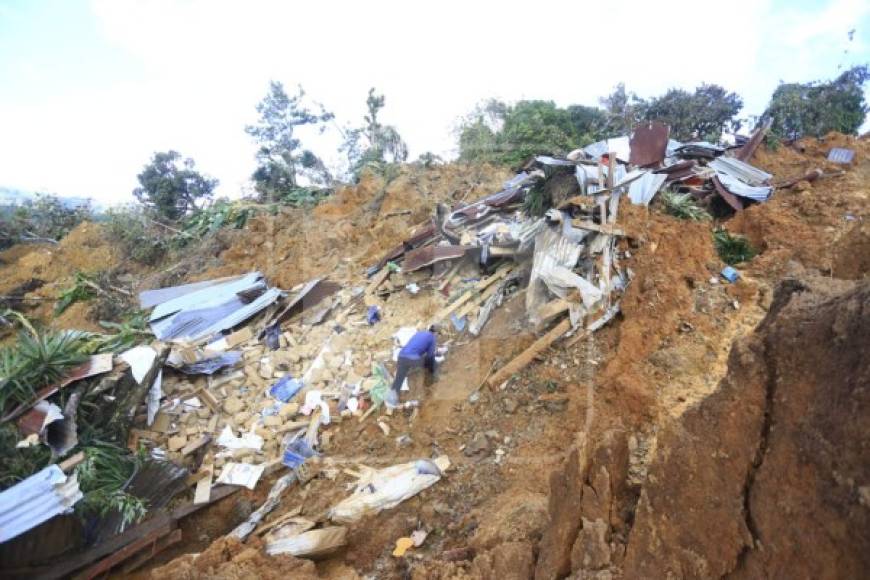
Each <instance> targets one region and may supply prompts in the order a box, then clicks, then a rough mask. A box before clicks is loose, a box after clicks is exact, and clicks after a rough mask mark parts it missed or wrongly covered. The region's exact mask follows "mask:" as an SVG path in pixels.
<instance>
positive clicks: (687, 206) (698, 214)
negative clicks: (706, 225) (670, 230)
mask: <svg viewBox="0 0 870 580" xmlns="http://www.w3.org/2000/svg"><path fill="white" fill-rule="evenodd" d="M662 201H663V202H664V204H665V212H667V213H668V214H670V215H672V216H674V217H678V218H680V219H684V220H692V221H704V220H708V219H710V214H708V213H707V212H706V211H705V210H704V208H702V207H701V206H699V205H698V203H697V202H696V201H695V199H694V198H693V197H692V196H691V195H690V194H688V193H674V192H671V191H665V192H664V193H663V194H662Z"/></svg>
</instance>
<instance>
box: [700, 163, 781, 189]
mask: <svg viewBox="0 0 870 580" xmlns="http://www.w3.org/2000/svg"><path fill="white" fill-rule="evenodd" d="M707 167H710V168H712V169H714V170H715V171H716V172H717V173H726V174H728V175H730V176H731V177H734V178H736V179H739V180H740V181H742V182H743V183H745V184H747V185H752V186H756V187H757V186H759V185H765V184H766V183H768V182H769V181H770V180H771V179H772V178H773V175H771V174H770V173H768V172H766V171H762V170H761V169H758V168H757V167H753V166H752V165H750V164H748V163H746V162H744V161H740V160H739V159H735V158H734V157H719V158H717V159H714V160H713V161H711V162H709V163H708V164H707Z"/></svg>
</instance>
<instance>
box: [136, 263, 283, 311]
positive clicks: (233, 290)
mask: <svg viewBox="0 0 870 580" xmlns="http://www.w3.org/2000/svg"><path fill="white" fill-rule="evenodd" d="M178 288H179V287H177V286H175V287H172V288H163V290H177V289H178ZM182 288H183V287H182ZM256 288H262V289H263V290H265V289H266V283H265V282H264V281H263V275H262V274H260V273H259V272H251V273H250V274H245V275H244V276H241V277H239V278H234V279H231V280H229V281H226V282H222V283H220V284H214V285H211V286H207V287H205V288H201V289H197V290H194V291H191V292H185V293H184V294H182V295H180V296H177V297H175V298H172V299H170V300H167V301H166V302H161V303H160V304H158V305H157V307H156V308H155V309H154V311H153V312H152V313H151V320H152V321H153V320H157V319H159V318H163V317H165V316H169V315H170V314H174V313H176V312H181V311H182V310H188V309H190V308H193V307H198V308H208V307H210V306H214V305H217V304H223V303H224V302H226V301H227V298H228V297H230V296H234V295H236V294H238V293H239V292H246V291H250V290H253V289H256ZM139 299H140V301H141V300H142V298H141V295H140V298H139Z"/></svg>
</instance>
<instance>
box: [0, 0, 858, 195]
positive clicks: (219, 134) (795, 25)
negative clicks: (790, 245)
mask: <svg viewBox="0 0 870 580" xmlns="http://www.w3.org/2000/svg"><path fill="white" fill-rule="evenodd" d="M479 4H483V3H482V2H481V3H477V2H469V1H467V0H465V1H462V2H452V1H449V0H448V1H442V2H438V3H434V4H433V3H421V2H390V3H387V2H375V1H372V0H368V1H348V2H337V1H328V0H317V1H314V2H290V1H279V0H275V1H269V0H244V1H242V0H238V1H233V2H230V1H219V0H178V1H169V0H166V1H158V0H151V1H144V0H92V1H87V0H0V186H7V187H17V188H21V189H27V190H37V191H50V192H56V193H58V194H62V195H82V196H91V197H94V198H96V199H98V200H99V201H100V202H102V203H117V202H124V201H129V200H130V199H132V198H131V195H130V191H131V190H132V189H133V187H135V185H136V174H137V173H138V172H139V171H140V170H141V168H142V166H143V165H144V164H145V163H146V162H147V161H148V159H149V157H150V155H151V154H152V153H153V152H154V151H156V150H166V149H176V150H178V151H180V152H181V153H182V154H184V155H186V156H190V157H193V158H194V159H195V160H196V162H197V167H198V168H199V169H200V170H201V171H203V172H205V173H208V174H210V175H212V176H214V177H217V178H218V179H220V181H221V185H220V188H219V193H220V194H223V195H228V196H236V195H238V194H239V192H240V191H241V189H242V188H243V187H244V185H245V183H246V181H247V178H248V176H249V175H250V173H251V171H252V170H253V168H254V152H255V147H254V145H253V144H252V142H251V140H250V138H249V137H248V136H247V135H246V134H245V133H244V126H245V125H246V124H249V123H252V122H254V121H255V119H256V112H255V110H254V107H255V105H256V103H257V102H258V101H259V100H260V99H261V98H262V97H263V95H264V94H265V93H266V89H267V87H268V82H269V80H270V79H275V80H279V81H282V82H283V83H284V84H285V86H287V88H288V89H290V88H292V87H294V86H295V85H296V84H298V83H301V84H302V85H303V87H304V88H305V90H306V92H307V93H308V95H309V96H310V97H311V98H312V99H314V100H316V101H318V102H322V103H323V104H324V105H325V106H326V107H327V108H328V109H330V110H332V111H333V112H335V114H336V116H337V120H338V121H339V122H340V123H341V124H342V125H343V124H345V123H347V122H353V123H358V122H359V120H360V119H361V117H362V114H363V111H364V103H365V97H366V93H367V91H368V88H369V87H371V86H375V87H377V88H378V90H379V91H381V92H383V93H384V94H385V95H386V99H387V101H386V109H385V110H384V114H383V116H384V120H385V122H388V123H392V124H394V125H396V126H397V128H398V129H399V131H400V133H401V134H402V135H403V136H404V137H405V139H406V141H407V142H408V144H409V146H410V150H411V156H412V158H414V157H416V156H417V155H419V154H420V153H422V152H424V151H427V150H431V151H434V152H437V153H440V154H442V155H448V156H449V155H453V154H455V149H456V142H455V135H454V133H453V129H454V127H455V125H456V120H457V118H458V117H459V116H461V115H463V114H466V113H467V112H468V111H469V110H470V109H472V108H473V106H474V105H475V103H477V102H478V101H480V100H482V99H484V98H488V97H499V98H502V99H505V100H508V101H513V100H517V99H523V98H534V99H552V100H555V101H556V102H557V103H559V104H561V105H565V104H569V103H581V104H587V105H595V104H597V99H598V98H599V97H601V96H603V95H605V94H607V93H608V92H610V90H612V88H613V86H614V85H616V84H617V83H618V82H620V81H624V82H625V83H626V85H627V87H628V88H629V90H633V91H635V92H636V93H638V94H639V95H641V96H644V97H646V96H651V95H656V94H660V93H662V92H663V91H665V90H666V89H667V88H669V87H682V88H688V89H691V88H694V87H695V86H696V85H698V84H700V83H701V82H709V83H718V84H721V85H723V86H725V87H726V88H728V89H729V90H733V91H736V92H738V93H739V94H740V95H742V96H743V98H744V100H745V105H746V106H745V109H744V111H743V113H742V114H758V113H760V112H761V111H762V110H763V109H764V106H765V104H766V103H767V100H768V98H769V97H770V94H771V92H772V91H773V89H774V88H775V87H776V85H777V84H778V82H779V81H780V80H784V81H808V80H813V79H819V78H830V77H832V76H834V75H836V74H837V73H838V66H842V67H848V66H851V65H853V64H858V63H865V62H868V61H870V2H867V0H831V1H827V2H824V1H807V0H796V1H781V0H776V1H765V0H732V1H730V2H718V3H703V2H701V3H699V2H673V1H669V0H659V1H656V2H650V1H648V0H642V1H636V2H619V3H616V2H610V3H604V2H602V3H589V2H579V1H574V2H515V1H511V0H508V1H506V0H502V1H500V2H491V3H487V4H490V5H491V6H489V7H486V6H479ZM852 29H855V30H856V32H855V35H854V39H853V40H852V41H851V42H849V40H848V32H849V31H850V30H852ZM335 134H336V133H335V132H334V130H333V138H332V139H333V140H334V135H335ZM328 139H329V137H328V136H327V141H323V140H321V141H319V142H317V143H315V144H319V145H320V147H321V148H322V150H320V151H318V153H320V154H322V155H323V156H324V157H326V158H327V159H333V158H334V155H335V154H334V152H332V151H328V150H325V149H327V148H328V146H329V145H330V144H331V142H330V141H329V140H328Z"/></svg>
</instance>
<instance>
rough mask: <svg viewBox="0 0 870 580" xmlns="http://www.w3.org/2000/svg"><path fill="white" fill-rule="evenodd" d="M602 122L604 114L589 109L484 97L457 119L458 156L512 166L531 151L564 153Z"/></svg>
mask: <svg viewBox="0 0 870 580" xmlns="http://www.w3.org/2000/svg"><path fill="white" fill-rule="evenodd" d="M604 124H605V116H604V113H603V112H602V111H601V110H599V109H596V108H594V107H585V106H582V105H571V106H569V107H567V108H561V107H558V106H556V104H555V103H554V102H552V101H519V102H518V103H516V104H515V105H512V106H509V105H506V104H504V103H502V102H500V101H495V100H490V101H488V102H487V103H484V104H483V105H480V106H478V107H477V109H476V110H475V111H474V112H473V113H472V114H471V115H470V116H469V117H468V118H466V119H465V120H464V121H463V122H462V124H461V126H460V129H459V158H460V160H462V161H474V162H491V163H506V164H511V165H516V164H519V163H521V162H523V161H525V160H526V159H528V158H529V157H530V156H532V155H536V154H541V153H549V154H560V153H562V154H564V153H568V152H569V151H570V150H572V149H574V148H576V147H579V146H582V145H586V144H588V143H590V142H592V141H594V140H596V139H598V138H600V137H601V136H602V130H603V127H604Z"/></svg>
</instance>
